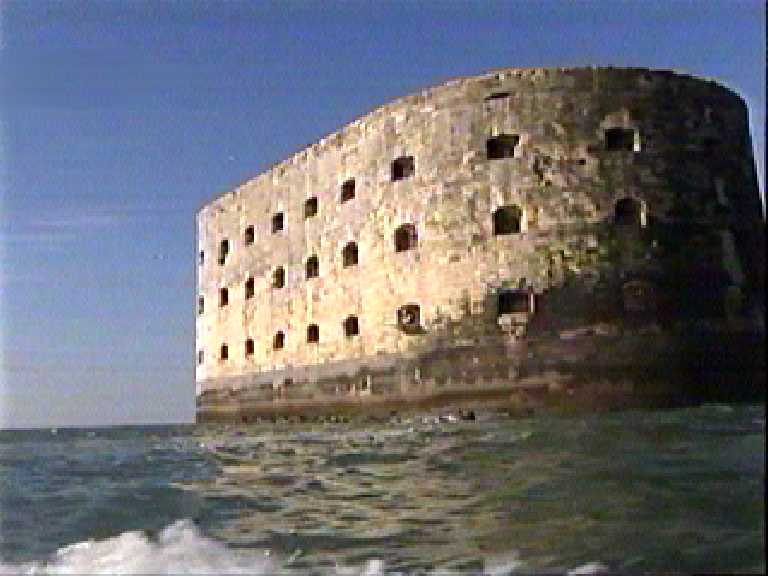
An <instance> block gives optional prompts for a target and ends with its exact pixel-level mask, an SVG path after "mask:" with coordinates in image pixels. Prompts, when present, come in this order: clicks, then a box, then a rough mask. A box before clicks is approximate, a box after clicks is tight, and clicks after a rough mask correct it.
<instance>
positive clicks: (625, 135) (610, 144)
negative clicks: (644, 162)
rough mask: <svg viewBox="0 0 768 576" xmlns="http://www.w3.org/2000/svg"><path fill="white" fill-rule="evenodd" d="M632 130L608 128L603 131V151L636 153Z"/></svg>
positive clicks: (634, 132) (633, 131)
mask: <svg viewBox="0 0 768 576" xmlns="http://www.w3.org/2000/svg"><path fill="white" fill-rule="evenodd" d="M635 134H636V131H635V129H634V128H608V129H606V130H605V149H606V150H608V151H610V152H620V151H625V152H634V151H636V148H637V146H636V142H635V140H636V136H635Z"/></svg>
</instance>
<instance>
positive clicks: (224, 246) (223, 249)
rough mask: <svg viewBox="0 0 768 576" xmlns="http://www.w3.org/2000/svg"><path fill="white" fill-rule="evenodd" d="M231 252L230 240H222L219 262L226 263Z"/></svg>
mask: <svg viewBox="0 0 768 576" xmlns="http://www.w3.org/2000/svg"><path fill="white" fill-rule="evenodd" d="M227 254H229V240H222V241H221V244H219V264H224V262H226V260H227Z"/></svg>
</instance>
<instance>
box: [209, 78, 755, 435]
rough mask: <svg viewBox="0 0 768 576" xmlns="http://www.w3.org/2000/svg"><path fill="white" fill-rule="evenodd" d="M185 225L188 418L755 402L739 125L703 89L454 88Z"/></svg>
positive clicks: (745, 166) (405, 103)
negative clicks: (192, 361) (709, 399)
mask: <svg viewBox="0 0 768 576" xmlns="http://www.w3.org/2000/svg"><path fill="white" fill-rule="evenodd" d="M197 227H198V254H197V277H198V285H197V320H196V360H197V362H196V396H197V414H198V420H199V421H216V420H219V421H237V422H248V421H252V420H253V419H255V418H257V417H259V416H266V415H273V416H274V415H279V414H284V415H311V414H323V413H326V414H327V413H333V412H339V411H342V412H343V411H347V412H358V411H366V410H369V411H376V410H379V411H381V412H384V413H388V411H391V410H401V409H405V408H408V407H425V406H432V405H439V404H452V403H458V404H460V403H462V402H463V403H470V404H471V403H472V402H479V401H486V402H497V403H498V402H501V403H502V404H504V405H507V404H509V405H515V406H518V407H519V406H521V405H522V406H527V405H529V404H531V403H533V404H536V405H539V404H544V405H546V404H552V405H558V406H568V405H577V404H586V405H589V406H592V405H597V404H600V403H602V404H609V405H614V404H616V403H617V402H618V403H619V404H621V403H627V402H628V401H629V400H628V399H631V398H644V399H645V400H648V399H653V400H654V401H661V402H668V401H673V399H679V398H681V397H683V396H685V397H696V398H703V397H705V396H710V395H712V394H714V395H716V396H717V395H723V394H725V395H726V396H727V395H729V394H737V390H739V389H741V390H743V389H745V388H747V389H749V390H750V391H751V392H753V393H754V392H755V391H758V393H759V391H760V390H764V365H763V364H760V361H759V360H757V359H756V358H757V357H758V356H763V353H762V352H761V351H760V350H761V347H762V349H764V346H765V344H764V322H762V321H761V318H762V314H763V313H764V312H763V311H764V305H763V289H764V262H765V237H764V219H763V211H762V205H761V200H760V197H759V192H758V185H757V176H756V171H755V165H754V161H753V156H752V145H751V141H750V136H749V125H748V117H747V109H746V106H745V104H744V102H743V101H742V99H741V98H740V97H739V96H737V95H736V94H735V93H733V92H732V91H730V90H728V89H726V88H724V87H723V86H721V85H719V84H718V83H716V82H714V81H710V80H704V79H699V78H694V77H691V76H687V75H683V74H679V73H674V72H669V71H652V70H647V69H617V68H573V69H571V68H557V69H547V68H536V69H501V70H494V71H492V72H489V73H486V74H483V75H479V76H475V77H467V78H459V79H453V80H450V81H448V82H446V83H444V84H441V85H438V86H435V87H431V88H427V89H425V90H422V91H421V92H419V93H416V94H412V95H409V96H405V97H403V98H400V99H397V100H395V101H393V102H391V103H389V104H385V105H383V106H381V107H379V108H377V109H375V110H374V111H372V112H370V113H369V114H367V115H365V116H362V117H360V118H358V119H357V120H355V121H353V122H351V123H350V124H348V125H346V126H344V127H343V128H342V129H340V130H338V131H337V132H334V133H333V134H330V135H328V136H326V137H324V138H322V139H321V140H320V141H319V142H317V143H315V144H313V145H311V146H309V147H308V148H306V149H304V150H301V151H300V152H298V153H296V154H294V155H293V156H291V157H290V158H288V159H286V160H284V161H282V162H280V163H278V164H276V165H274V166H273V167H272V168H270V169H269V170H267V171H266V172H264V173H262V174H260V175H258V176H256V177H255V178H253V179H252V180H249V181H247V182H245V183H244V184H242V185H241V186H239V187H238V188H236V189H235V190H232V191H230V192H227V193H226V194H223V195H221V196H219V197H217V198H216V199H214V200H213V201H211V202H210V203H208V204H206V205H205V206H203V207H202V208H201V209H200V210H199V212H198V215H197ZM745 350H750V351H751V354H750V355H747V354H745V352H744V351H745Z"/></svg>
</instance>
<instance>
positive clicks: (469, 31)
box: [0, 0, 766, 427]
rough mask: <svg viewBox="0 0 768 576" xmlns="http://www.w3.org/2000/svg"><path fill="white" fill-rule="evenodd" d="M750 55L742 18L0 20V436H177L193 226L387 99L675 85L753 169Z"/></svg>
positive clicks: (297, 13)
mask: <svg viewBox="0 0 768 576" xmlns="http://www.w3.org/2000/svg"><path fill="white" fill-rule="evenodd" d="M765 57H766V49H765V5H764V3H763V2H762V1H759V0H715V1H706V0H701V1H694V2H679V1H674V0H662V1H659V2H655V1H650V0H649V1H635V2H624V1H620V0H606V1H597V0H595V1H591V2H589V1H575V0H574V1H570V0H569V1H557V0H551V1H526V0H519V1H516V2H493V1H491V2H458V1H453V2H448V1H447V0H446V1H440V2H426V1H425V2H366V3H364V2H340V3H332V2H322V3H321V2H308V1H307V2H203V1H195V0H189V1H185V2H180V1H179V2H159V1H153V2H140V1H133V2H127V1H123V2H121V1H108V2H107V1H105V2H84V1H68V2H46V1H44V0H34V1H32V2H15V1H8V0H6V1H4V2H2V3H0V82H1V83H0V329H1V339H0V427H3V426H16V427H22V426H63V425H95V424H115V423H143V422H179V421H191V420H192V419H193V417H194V308H195V224H194V217H195V212H196V210H197V208H198V207H199V206H200V205H201V204H203V203H204V202H206V201H207V200H209V199H211V198H212V197H214V196H215V195H217V194H219V193H221V192H224V191H227V190H229V189H231V188H233V187H234V186H236V185H237V184H239V183H240V182H242V181H244V180H246V179H248V178H250V177H252V176H254V175H256V174H257V173H258V172H260V171H262V170H264V169H265V168H267V167H268V166H269V165H270V164H272V163H273V162H275V161H278V160H281V159H283V158H284V157H286V156H287V155H288V154H290V153H291V152H293V151H296V150H298V149H300V148H302V147H304V146H305V145H307V144H310V143H312V142H314V141H316V140H318V139H319V138H320V137H322V136H323V135H325V134H327V133H328V132H331V131H333V130H335V129H336V128H338V127H340V126H342V125H344V124H346V123H347V122H349V121H351V120H352V119H354V118H355V117H357V116H360V115H361V114H363V113H365V112H367V111H369V110H371V109H372V108H374V107H376V106H378V105H380V104H383V103H385V102H387V101H388V100H391V99H392V98H395V97H398V96H402V95H405V94H408V93H410V92H413V91H415V90H418V89H419V88H421V87H424V86H427V85H431V84H436V83H439V82H442V81H444V80H446V79H447V78H450V77H453V76H461V75H472V74H477V73H480V72H482V71H484V70H487V69H490V68H498V67H505V66H522V67H525V66H570V65H592V64H596V65H614V66H625V65H626V66H647V67H652V68H664V69H670V68H672V69H678V70H683V71H686V72H689V73H693V74H697V75H703V76H708V77H713V78H716V79H718V80H720V81H721V82H723V83H725V84H726V85H727V86H729V87H731V88H733V89H735V90H737V91H738V92H739V93H740V94H741V95H742V96H743V97H744V98H745V99H746V100H747V102H748V104H749V107H750V112H751V115H752V127H753V138H754V142H755V146H756V151H755V154H756V156H757V157H758V158H759V159H760V160H762V158H763V156H764V149H765V140H764V137H765V66H766V62H765ZM760 173H761V183H764V179H763V176H762V174H763V168H762V166H761V168H760Z"/></svg>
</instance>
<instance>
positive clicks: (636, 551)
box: [0, 404, 765, 576]
mask: <svg viewBox="0 0 768 576" xmlns="http://www.w3.org/2000/svg"><path fill="white" fill-rule="evenodd" d="M764 489H765V405H764V404H759V405H754V404H753V405H728V404H711V405H703V406H698V407H691V408H683V409H674V410H663V411H630V412H611V413H599V414H591V415H573V416H555V415H541V416H535V417H529V418H513V417H510V416H507V415H504V414H495V413H494V414H491V413H488V414H483V413H480V412H478V413H477V414H476V419H475V420H473V421H471V420H460V419H457V418H455V417H453V416H452V415H449V414H444V415H442V417H439V416H438V415H429V416H421V417H413V418H410V419H393V420H391V421H388V422H382V423H377V424H370V423H368V424H364V423H314V424H289V423H280V422H278V423H274V424H273V423H262V424H253V425H243V426H225V425H217V426H213V425H205V426H193V425H177V426H125V427H107V428H59V429H40V430H5V431H2V432H0V573H3V574H161V573H162V574H168V573H171V574H181V573H199V574H275V573H278V574H333V575H336V574H339V575H349V576H352V575H369V576H372V575H377V574H430V575H431V574H478V575H480V574H487V575H500V574H529V573H542V572H543V573H560V574H600V573H611V574H615V573H630V574H636V573H659V572H665V573H670V572H674V573H694V572H695V573H702V572H705V573H713V572H715V573H733V572H755V573H763V572H765V496H764Z"/></svg>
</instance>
